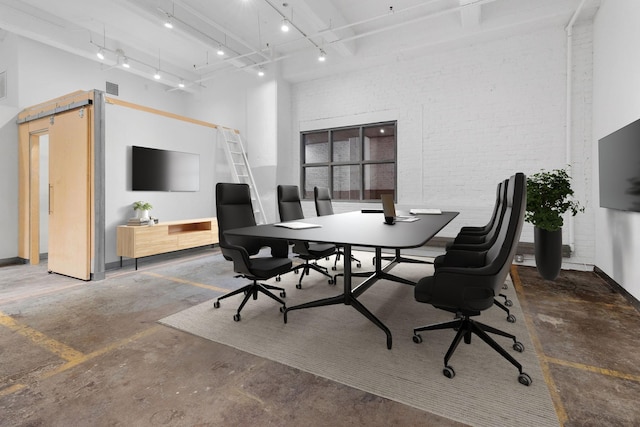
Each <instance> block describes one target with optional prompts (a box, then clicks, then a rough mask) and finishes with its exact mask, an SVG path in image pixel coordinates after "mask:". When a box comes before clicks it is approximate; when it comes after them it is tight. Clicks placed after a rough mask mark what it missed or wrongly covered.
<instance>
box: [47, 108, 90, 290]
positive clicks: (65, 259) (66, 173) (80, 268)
mask: <svg viewBox="0 0 640 427" xmlns="http://www.w3.org/2000/svg"><path fill="white" fill-rule="evenodd" d="M90 113H91V108H90V107H83V108H79V109H75V110H70V111H67V112H64V113H60V114H56V115H55V116H53V117H52V123H51V124H50V125H49V160H50V161H49V264H48V269H49V271H51V272H54V273H59V274H64V275H67V276H71V277H75V278H78V279H82V280H89V279H90V274H91V270H90V268H91V266H90V260H91V221H90V220H91V215H90V214H91V200H92V199H91V179H92V177H91V167H90V165H91V149H90V146H91V144H90V141H91V138H90V130H91V126H90V123H91V121H90V118H91V117H90V116H91V114H90Z"/></svg>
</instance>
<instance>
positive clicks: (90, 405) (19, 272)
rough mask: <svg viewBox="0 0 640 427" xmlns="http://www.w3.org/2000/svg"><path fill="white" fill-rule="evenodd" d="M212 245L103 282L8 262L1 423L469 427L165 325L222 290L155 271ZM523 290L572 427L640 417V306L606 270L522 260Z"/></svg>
mask: <svg viewBox="0 0 640 427" xmlns="http://www.w3.org/2000/svg"><path fill="white" fill-rule="evenodd" d="M215 251H216V249H207V250H203V251H196V252H190V253H188V254H181V256H180V257H177V258H173V259H166V258H164V259H163V258H160V259H153V258H151V259H145V260H141V261H140V270H139V271H138V272H135V271H133V269H132V268H131V267H126V268H124V269H121V270H113V271H110V272H108V274H107V279H106V280H104V281H100V282H81V281H77V280H74V279H70V278H67V277H63V276H59V275H55V274H53V275H52V274H47V272H46V266H45V265H41V266H27V265H20V266H8V267H2V268H0V343H1V344H0V425H1V426H41V425H42V426H85V425H91V426H153V425H169V426H237V425H275V426H293V425H296V426H297V425H305V424H306V425H310V426H336V425H351V426H353V425H367V426H388V425H401V426H416V425H437V426H457V425H460V424H459V423H457V422H455V421H452V420H448V419H444V418H442V417H439V416H436V415H433V414H429V413H426V412H423V411H420V410H417V409H414V408H412V407H409V406H405V405H402V404H400V403H397V402H394V401H390V400H387V399H384V398H381V397H378V396H375V395H371V394H369V393H365V392H362V391H360V390H356V389H353V388H350V387H347V386H344V385H342V384H339V383H336V382H333V381H330V380H327V379H324V378H321V377H317V376H314V375H311V374H307V373H304V372H301V371H298V370H296V369H293V368H290V367H288V366H284V365H281V364H279V363H276V362H272V361H269V360H266V359H262V358H259V357H256V356H253V355H250V354H247V353H243V352H240V351H238V350H235V349H233V348H230V347H227V346H224V345H221V344H217V343H214V342H210V341H207V340H204V339H201V338H198V337H194V336H191V335H188V334H186V333H183V332H180V331H176V330H174V329H171V328H168V327H165V326H162V325H159V324H158V323H156V321H157V320H158V319H161V318H163V317H165V316H167V315H169V314H172V313H175V312H178V311H180V310H183V309H185V308H187V307H190V306H193V305H195V304H198V303H200V302H204V301H207V300H210V299H212V298H214V297H215V296H217V295H220V294H221V293H222V292H223V291H224V289H220V288H217V287H215V286H208V285H202V284H195V283H185V282H184V281H180V279H179V278H175V279H173V280H161V281H160V280H157V279H154V277H153V274H154V269H157V268H160V267H162V266H166V265H167V263H181V262H183V261H184V260H186V259H189V258H192V257H198V256H207V255H210V254H211V253H213V252H215ZM121 275H130V276H131V277H132V278H133V279H134V283H135V286H127V287H124V286H121V285H117V284H116V282H117V281H115V280H110V279H111V278H116V277H118V276H121ZM240 282H241V281H239V283H238V285H240V284H243V282H242V283H240ZM514 287H515V288H516V292H517V293H518V297H519V299H520V302H521V305H522V307H523V309H524V312H525V319H518V321H526V322H528V323H527V324H528V325H529V326H530V333H531V334H532V338H533V341H534V345H535V347H536V349H535V350H536V351H537V352H538V355H539V357H540V360H541V363H542V366H543V371H544V373H545V377H546V381H547V384H548V386H549V389H550V391H551V394H552V398H553V399H554V404H555V406H556V411H557V413H558V417H559V419H560V420H561V422H562V423H563V425H565V426H587V425H593V426H609V425H611V426H625V425H628V426H633V425H639V424H640V407H639V406H638V401H639V400H640V352H638V351H637V350H638V348H640V346H639V344H640V339H639V338H638V331H639V330H640V313H639V312H638V310H637V309H636V308H635V307H634V306H633V305H632V304H630V303H629V302H628V301H627V300H626V299H625V298H624V297H623V296H621V295H620V294H619V293H618V292H616V291H615V290H614V288H612V287H611V286H609V285H608V284H607V283H606V282H605V281H604V280H602V279H601V278H600V277H599V276H597V275H596V274H595V273H589V272H575V271H563V272H562V273H561V276H560V278H559V279H558V280H557V281H555V282H547V281H544V280H542V279H540V278H539V277H538V276H537V273H536V272H535V269H532V268H530V267H518V269H517V274H515V275H514ZM345 402H348V404H346V405H345ZM513 425H517V408H514V424H513Z"/></svg>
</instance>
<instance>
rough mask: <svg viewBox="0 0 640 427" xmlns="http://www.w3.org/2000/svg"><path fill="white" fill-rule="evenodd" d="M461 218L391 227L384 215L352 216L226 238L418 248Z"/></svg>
mask: <svg viewBox="0 0 640 427" xmlns="http://www.w3.org/2000/svg"><path fill="white" fill-rule="evenodd" d="M399 214H402V213H401V212H399ZM457 215H458V212H442V213H441V214H439V215H416V217H418V218H419V219H418V220H417V221H414V222H396V223H395V224H394V225H387V224H385V223H384V215H383V214H381V213H361V212H348V213H341V214H335V215H327V216H320V217H310V218H304V219H301V220H299V221H297V222H304V223H308V224H317V225H320V227H318V228H307V229H299V230H293V229H290V228H285V227H279V226H276V225H275V224H264V225H257V226H254V227H243V228H237V229H233V230H228V231H226V232H225V234H226V235H228V236H254V237H267V238H276V239H286V240H290V241H295V240H300V241H309V242H319V243H334V244H337V245H353V246H364V247H379V248H394V249H403V248H416V247H419V246H422V245H424V244H425V243H427V242H428V241H429V240H430V239H431V238H432V237H433V236H435V235H436V234H437V233H438V232H439V231H440V230H442V229H443V228H444V227H445V226H446V225H447V224H448V223H449V222H451V221H452V220H453V219H454V218H455V217H456V216H457Z"/></svg>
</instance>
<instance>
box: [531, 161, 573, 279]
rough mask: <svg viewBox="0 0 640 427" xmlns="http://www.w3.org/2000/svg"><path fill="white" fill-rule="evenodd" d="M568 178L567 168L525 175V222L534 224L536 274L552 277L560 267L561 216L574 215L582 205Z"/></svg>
mask: <svg viewBox="0 0 640 427" xmlns="http://www.w3.org/2000/svg"><path fill="white" fill-rule="evenodd" d="M572 196H573V190H572V189H571V177H569V174H568V173H567V170H566V169H554V170H552V171H545V170H544V169H543V170H542V171H540V172H538V173H535V174H533V175H531V176H529V177H528V178H527V210H526V213H525V217H524V219H525V221H527V222H529V223H531V224H533V226H534V247H535V258H536V267H537V269H538V273H540V275H541V276H542V277H543V278H544V279H547V280H554V279H555V278H556V277H558V274H559V273H560V267H561V266H562V226H563V225H564V220H563V217H562V216H563V215H564V214H565V213H566V212H571V214H572V215H573V216H575V215H576V214H577V213H578V212H584V207H582V206H581V205H580V203H579V202H577V201H576V200H573V199H572V198H571V197H572Z"/></svg>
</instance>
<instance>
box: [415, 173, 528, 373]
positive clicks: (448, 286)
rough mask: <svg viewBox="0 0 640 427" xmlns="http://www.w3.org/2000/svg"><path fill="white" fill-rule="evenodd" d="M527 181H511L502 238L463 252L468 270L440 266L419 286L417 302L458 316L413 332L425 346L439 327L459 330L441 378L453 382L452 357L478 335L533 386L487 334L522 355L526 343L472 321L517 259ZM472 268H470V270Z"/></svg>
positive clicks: (514, 178)
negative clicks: (428, 336) (483, 247)
mask: <svg viewBox="0 0 640 427" xmlns="http://www.w3.org/2000/svg"><path fill="white" fill-rule="evenodd" d="M526 196H527V193H526V178H525V176H524V174H522V173H517V174H515V175H513V176H512V177H511V178H510V179H509V187H508V194H507V198H506V208H505V209H506V210H505V218H504V221H505V225H504V226H503V227H501V228H500V231H499V234H498V238H497V239H496V241H495V242H494V244H493V245H492V246H491V248H489V249H488V250H486V251H482V252H480V251H478V252H475V251H461V252H462V253H461V257H464V260H461V261H463V265H465V267H455V266H447V267H440V268H439V269H438V270H436V271H435V273H434V274H433V276H429V277H425V278H422V279H420V280H419V281H418V283H417V284H416V287H415V290H414V296H415V299H416V301H418V302H422V303H427V304H431V305H432V306H434V307H435V308H438V309H441V310H445V311H448V312H451V313H455V314H456V315H457V316H458V317H457V318H456V319H454V320H452V321H449V322H444V323H438V324H433V325H428V326H423V327H419V328H415V329H414V330H413V334H414V335H413V341H414V342H416V343H420V342H422V336H421V335H420V334H419V333H418V332H421V331H431V330H438V329H455V330H457V333H456V336H455V338H454V339H453V342H452V343H451V345H450V346H449V349H448V350H447V353H446V355H445V357H444V366H445V367H444V369H443V371H442V372H443V374H444V375H445V376H446V377H449V378H453V377H454V376H455V371H454V370H453V368H452V367H451V366H450V365H449V359H450V358H451V356H452V355H453V353H454V351H455V350H456V348H457V347H458V344H460V341H461V340H462V339H463V338H464V341H465V343H467V344H470V343H471V336H472V334H475V335H477V336H478V337H480V338H481V339H482V340H483V341H484V342H486V343H487V344H489V345H490V346H491V347H492V348H493V349H494V350H496V351H497V352H498V353H500V355H501V356H502V357H504V358H505V359H507V360H508V361H509V362H510V363H511V364H512V365H514V366H515V367H516V368H518V371H519V373H520V374H519V376H518V381H519V382H520V383H521V384H524V385H530V384H531V377H530V376H529V375H527V374H526V373H525V372H523V371H522V365H521V364H520V363H519V362H518V361H517V360H516V359H515V358H514V357H513V356H511V355H510V354H509V353H507V351H506V350H505V349H504V348H502V347H501V346H500V345H499V344H498V343H497V342H496V341H494V339H493V338H491V337H490V336H489V335H488V334H487V332H488V333H491V334H496V335H500V336H504V337H507V338H510V339H512V340H513V349H514V350H515V351H518V352H522V351H524V346H523V345H522V343H520V342H518V341H517V340H516V337H515V336H514V335H511V334H509V333H507V332H504V331H501V330H499V329H496V328H493V327H491V326H489V325H485V324H483V323H480V322H478V321H476V320H473V319H472V317H474V316H478V315H480V313H482V311H484V310H486V309H488V308H490V307H491V306H492V305H493V301H494V296H495V295H496V293H497V292H498V290H499V289H500V288H501V286H502V284H503V283H504V280H505V278H506V277H507V274H509V269H510V267H511V262H512V260H513V257H514V255H515V251H516V248H517V244H518V240H519V238H520V232H521V230H522V223H523V222H524V212H525V207H526ZM471 265H472V266H471Z"/></svg>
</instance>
